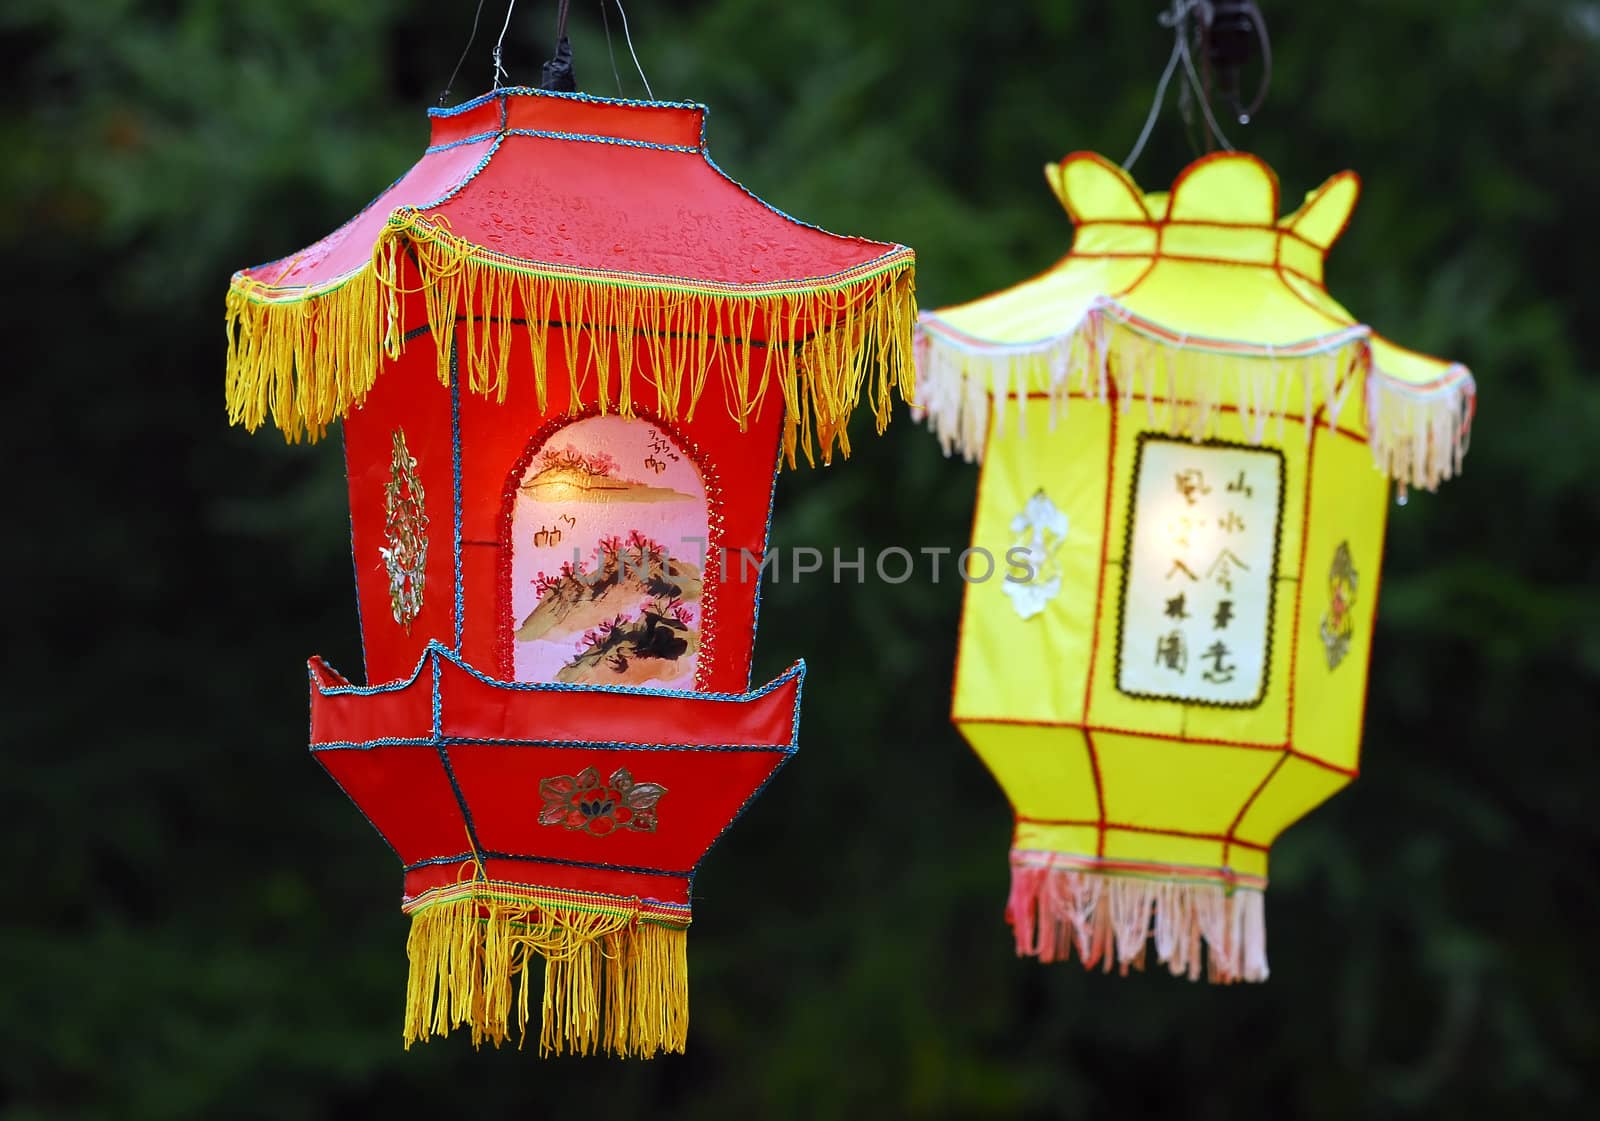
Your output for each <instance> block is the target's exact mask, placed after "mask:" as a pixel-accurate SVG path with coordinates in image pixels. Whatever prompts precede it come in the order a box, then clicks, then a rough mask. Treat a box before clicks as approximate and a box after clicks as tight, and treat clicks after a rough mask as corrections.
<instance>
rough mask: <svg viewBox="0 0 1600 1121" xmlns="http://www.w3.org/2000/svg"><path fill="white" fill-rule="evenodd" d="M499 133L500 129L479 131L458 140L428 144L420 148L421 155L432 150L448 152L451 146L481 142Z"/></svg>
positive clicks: (456, 146)
mask: <svg viewBox="0 0 1600 1121" xmlns="http://www.w3.org/2000/svg"><path fill="white" fill-rule="evenodd" d="M499 135H500V130H499V129H495V130H493V131H492V132H479V133H475V134H474V135H472V136H463V137H462V138H461V139H460V140H449V141H446V142H445V143H443V144H430V145H428V146H427V147H426V148H424V149H423V150H422V152H423V155H432V154H433V153H434V152H448V151H449V150H450V149H451V148H459V147H461V146H462V145H463V144H482V143H483V142H484V141H485V140H493V139H494V138H495V137H497V136H499Z"/></svg>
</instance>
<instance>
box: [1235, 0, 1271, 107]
mask: <svg viewBox="0 0 1600 1121" xmlns="http://www.w3.org/2000/svg"><path fill="white" fill-rule="evenodd" d="M1246 7H1247V8H1248V9H1249V12H1250V22H1251V23H1252V24H1254V25H1255V29H1256V39H1257V40H1258V41H1259V42H1260V43H1261V83H1260V84H1259V85H1258V86H1256V96H1255V100H1254V101H1252V102H1250V104H1249V105H1248V106H1247V107H1246V108H1244V109H1243V110H1241V111H1240V113H1239V123H1240V124H1242V125H1247V124H1249V123H1250V118H1251V117H1253V116H1255V115H1256V113H1257V112H1259V111H1260V109H1261V103H1262V102H1263V101H1265V100H1266V99H1267V89H1268V88H1269V87H1270V86H1271V85H1272V40H1271V39H1269V38H1268V37H1267V21H1266V20H1265V19H1263V18H1261V9H1260V8H1258V7H1256V6H1255V3H1254V0H1251V2H1250V3H1249V4H1247V5H1246Z"/></svg>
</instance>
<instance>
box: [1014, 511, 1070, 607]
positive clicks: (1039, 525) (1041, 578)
mask: <svg viewBox="0 0 1600 1121" xmlns="http://www.w3.org/2000/svg"><path fill="white" fill-rule="evenodd" d="M1011 533H1012V539H1011V547H1012V549H1013V550H1016V549H1022V550H1024V551H1025V552H1026V553H1027V560H1026V564H1027V565H1028V567H1029V568H1031V569H1032V570H1033V578H1032V579H1030V580H1021V581H1019V580H1015V579H1012V578H1011V577H1007V578H1006V582H1005V584H1004V589H1005V593H1006V595H1008V596H1010V597H1011V606H1012V607H1013V608H1014V609H1015V610H1016V612H1017V617H1018V618H1020V619H1031V618H1033V617H1034V616H1035V615H1038V614H1039V613H1040V612H1041V611H1043V610H1044V608H1045V604H1047V603H1049V602H1050V601H1051V600H1052V599H1054V598H1055V597H1056V596H1057V595H1059V594H1060V593H1061V565H1060V563H1059V562H1058V561H1057V560H1056V554H1057V553H1058V552H1060V550H1061V546H1062V544H1063V543H1064V542H1065V541H1066V539H1067V516H1066V515H1065V514H1063V513H1062V512H1061V511H1060V510H1058V509H1057V508H1056V504H1055V503H1054V502H1051V501H1050V496H1049V495H1047V494H1045V492H1044V488H1043V487H1041V488H1039V489H1038V490H1036V491H1034V492H1033V497H1032V498H1030V499H1028V502H1027V505H1025V506H1024V507H1023V508H1022V512H1021V513H1019V514H1018V515H1017V516H1016V517H1014V518H1012V519H1011ZM1011 555H1012V556H1014V555H1015V553H1014V552H1013V553H1012V554H1011Z"/></svg>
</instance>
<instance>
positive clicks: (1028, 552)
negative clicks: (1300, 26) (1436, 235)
mask: <svg viewBox="0 0 1600 1121" xmlns="http://www.w3.org/2000/svg"><path fill="white" fill-rule="evenodd" d="M1045 170H1046V177H1047V178H1048V180H1049V182H1050V185H1051V187H1052V188H1053V189H1054V191H1055V192H1056V194H1057V196H1058V197H1059V198H1060V200H1061V202H1062V204H1063V205H1064V206H1065V207H1066V209H1067V212H1068V214H1069V215H1070V216H1071V218H1072V221H1073V223H1074V224H1075V227H1076V229H1075V233H1074V240H1073V245H1072V251H1071V252H1070V253H1069V254H1068V255H1067V256H1066V257H1065V258H1064V259H1063V260H1062V261H1061V262H1060V263H1058V264H1057V265H1056V266H1055V267H1053V268H1051V269H1050V270H1049V271H1047V272H1045V273H1043V274H1042V275H1040V276H1037V277H1034V278H1033V279H1031V280H1028V281H1025V282H1024V283H1022V284H1019V285H1017V286H1016V287H1013V288H1009V289H1007V290H1005V291H1003V292H1000V293H998V294H996V295H992V296H988V297H985V298H983V299H979V300H976V301H974V302H972V303H969V304H964V305H961V306H959V307H952V308H946V309H943V310H940V311H937V312H933V313H928V314H925V315H924V316H923V317H922V320H921V325H920V330H919V333H918V343H917V348H918V362H919V366H920V381H919V386H918V395H919V405H920V406H922V407H923V408H925V409H926V410H927V413H928V419H929V423H930V424H931V426H932V427H933V428H934V429H935V431H936V432H937V433H938V435H939V437H940V439H941V441H942V442H943V444H944V447H945V450H946V452H947V454H948V453H949V452H950V451H953V450H959V451H960V452H961V453H962V454H963V455H964V456H965V457H966V458H967V459H969V460H971V459H974V458H977V457H979V456H982V458H983V469H982V474H981V480H980V482H979V485H978V507H977V515H976V519H975V523H974V528H973V537H972V540H973V545H974V546H975V547H982V548H986V549H988V550H989V551H990V552H991V553H992V554H993V555H995V556H996V557H997V558H998V557H1000V556H1002V555H1004V556H1006V557H1007V559H1008V560H1009V561H1010V562H1011V563H1010V565H1009V567H1008V570H1007V571H1008V575H1009V578H1008V579H1007V580H1005V581H1000V580H991V581H988V582H986V583H975V584H971V585H969V586H968V589H967V593H966V601H965V604H964V607H963V612H962V629H961V645H960V654H959V663H958V667H957V671H956V680H955V689H954V700H953V710H952V719H953V721H954V722H955V723H956V725H957V726H958V727H959V728H960V730H961V732H962V734H963V735H964V736H965V737H966V739H967V741H968V742H969V743H970V744H971V745H972V747H973V749H974V750H975V751H976V752H977V753H978V754H979V755H980V756H981V757H982V758H983V760H984V762H985V763H986V764H987V765H988V766H989V768H990V769H991V770H992V771H993V773H994V775H995V777H996V778H997V779H998V781H999V782H1000V784H1001V785H1002V786H1003V787H1004V788H1005V791H1006V793H1007V794H1008V796H1009V797H1010V799H1011V803H1012V806H1013V807H1014V809H1015V812H1016V832H1015V835H1014V840H1013V846H1012V851H1011V896H1010V902H1009V905H1008V907H1007V915H1008V918H1009V920H1010V922H1011V924H1012V926H1013V928H1014V932H1015V935H1016V942H1017V950H1018V952H1019V953H1023V954H1032V955H1037V956H1038V957H1040V958H1041V959H1043V960H1045V961H1052V960H1058V959H1064V958H1066V957H1068V956H1069V954H1070V953H1071V952H1072V950H1073V949H1074V948H1076V950H1077V952H1078V953H1079V955H1080V956H1081V957H1082V959H1083V961H1084V963H1085V964H1086V965H1091V966H1092V965H1094V964H1096V963H1103V965H1104V966H1105V968H1107V969H1109V968H1111V966H1112V964H1113V963H1115V964H1117V965H1118V966H1120V967H1121V968H1122V969H1123V970H1126V969H1128V968H1129V967H1130V965H1139V964H1142V961H1143V956H1144V954H1145V947H1146V944H1147V941H1148V940H1150V939H1153V940H1154V943H1155V949H1156V956H1157V957H1158V958H1159V959H1160V960H1161V961H1162V962H1163V963H1165V964H1166V965H1167V966H1168V967H1169V968H1170V969H1171V970H1172V971H1173V972H1174V973H1179V974H1187V975H1188V976H1189V977H1191V978H1194V977H1197V976H1198V975H1199V972H1200V969H1201V964H1202V960H1203V959H1204V960H1206V961H1207V963H1208V973H1209V975H1210V976H1211V978H1212V979H1214V980H1217V981H1234V980H1252V981H1253V980H1262V979H1264V978H1265V977H1266V975H1267V960H1266V943H1265V933H1264V925H1263V907H1262V903H1263V896H1262V892H1263V890H1264V888H1265V887H1266V883H1267V850H1268V847H1269V846H1270V845H1271V844H1272V842H1273V840H1274V838H1276V837H1277V836H1278V834H1279V833H1281V832H1282V831H1283V829H1284V828H1285V827H1287V826H1288V825H1289V824H1290V823H1292V822H1293V821H1295V820H1296V819H1297V818H1299V817H1300V816H1302V815H1303V814H1305V813H1306V812H1307V811H1308V810H1310V809H1311V808H1312V807H1314V806H1316V805H1317V804H1318V803H1320V802H1322V801H1323V800H1324V799H1326V798H1327V797H1329V796H1330V795H1331V794H1333V793H1334V792H1335V791H1337V790H1338V789H1339V788H1341V787H1342V786H1344V785H1345V784H1346V783H1348V782H1349V781H1350V780H1351V779H1352V778H1354V777H1355V775H1356V769H1357V756H1358V750H1359V747H1360V738H1361V720H1362V709H1363V706H1364V704H1365V694H1366V680H1367V667H1368V654H1369V651H1370V648H1371V641H1372V623H1373V615H1374V611H1375V609H1376V606H1377V600H1378V574H1379V568H1380V565H1381V562H1382V558H1383V533H1384V523H1385V515H1386V509H1387V502H1386V493H1387V490H1388V483H1389V480H1391V479H1392V480H1394V481H1395V483H1396V484H1397V485H1398V486H1399V487H1400V488H1401V494H1402V495H1403V494H1404V488H1405V487H1406V486H1407V485H1411V486H1420V487H1425V488H1429V489H1432V488H1433V487H1434V486H1435V485H1436V484H1437V483H1438V482H1439V481H1440V480H1441V479H1445V478H1448V477H1450V476H1451V475H1453V474H1455V473H1456V472H1457V471H1458V470H1459V468H1460V462H1461V457H1462V454H1463V453H1464V451H1465V450H1466V438H1467V428H1468V423H1469V421H1470V418H1471V414H1472V409H1473V401H1474V388H1473V382H1472V378H1471V376H1470V375H1469V374H1468V372H1467V371H1466V370H1465V369H1464V368H1463V367H1461V366H1457V365H1450V364H1447V363H1444V362H1440V361H1436V360H1435V359H1432V358H1427V357H1424V356H1422V355H1420V354H1416V353H1413V352H1411V351H1407V350H1404V349H1401V348H1400V347H1397V346H1395V345H1394V344H1392V343H1390V342H1388V341H1387V340H1385V339H1382V338H1380V337H1379V336H1378V335H1377V334H1375V333H1374V332H1373V331H1372V330H1371V329H1370V328H1368V327H1365V326H1363V325H1361V324H1359V323H1357V322H1356V321H1355V320H1354V319H1353V318H1352V317H1351V316H1350V314H1349V313H1348V312H1346V311H1345V309H1344V308H1343V307H1342V306H1340V305H1339V303H1338V302H1336V301H1335V300H1334V298H1333V297H1332V296H1331V295H1329V294H1328V291H1327V289H1326V288H1325V287H1324V285H1323V271H1322V270H1323V258H1324V255H1325V254H1326V253H1327V250H1328V248H1329V247H1330V246H1331V245H1332V244H1333V242H1334V241H1335V239H1337V238H1338V236H1339V234H1340V232H1341V231H1342V230H1343V229H1344V226H1345V223H1346V221H1347V219H1348V218H1349V216H1350V212H1351V209H1352V208H1353V207H1354V205H1355V201H1356V195H1357V192H1358V180H1357V179H1356V176H1355V175H1354V174H1352V173H1350V172H1344V173H1342V174H1339V175H1336V176H1334V177H1333V178H1332V179H1330V180H1328V181H1327V182H1326V183H1325V184H1323V185H1322V186H1321V187H1320V188H1318V189H1317V190H1316V191H1314V192H1312V193H1311V194H1310V195H1309V196H1307V198H1306V201H1305V204H1304V205H1303V206H1301V207H1300V208H1299V209H1298V210H1296V211H1295V212H1294V213H1293V214H1290V215H1289V216H1287V217H1285V218H1282V219H1279V218H1278V185H1277V179H1276V177H1275V176H1274V175H1273V173H1272V171H1271V169H1269V168H1268V167H1267V166H1266V165H1265V164H1263V163H1262V162H1261V161H1259V160H1257V159H1255V158H1254V157H1252V156H1248V155H1243V154H1235V153H1226V154H1219V155H1215V156H1210V157H1207V158H1205V159H1202V160H1200V161H1198V162H1196V163H1194V164H1192V165H1191V166H1190V167H1189V168H1188V169H1186V170H1185V171H1184V172H1183V173H1182V174H1181V175H1180V176H1179V177H1178V180H1177V182H1176V183H1174V185H1173V187H1172V190H1171V192H1170V193H1165V192H1163V193H1156V194H1148V195H1147V194H1144V193H1142V192H1141V191H1140V190H1139V189H1138V187H1137V186H1136V185H1135V184H1134V183H1133V181H1132V179H1130V178H1129V176H1128V175H1127V174H1126V173H1125V172H1123V171H1122V170H1121V169H1119V168H1118V167H1116V166H1115V165H1114V164H1111V163H1110V162H1108V161H1107V160H1105V159H1103V158H1101V157H1099V156H1096V155H1092V154H1088V153H1077V154H1074V155H1070V156H1068V157H1066V158H1065V159H1063V160H1062V161H1061V162H1060V163H1059V164H1053V165H1050V166H1048V167H1047V168H1046V169H1045ZM1374 462H1376V465H1377V469H1374V466H1373V464H1374ZM1203 950H1204V951H1205V952H1203Z"/></svg>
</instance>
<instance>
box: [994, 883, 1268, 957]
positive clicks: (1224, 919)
mask: <svg viewBox="0 0 1600 1121" xmlns="http://www.w3.org/2000/svg"><path fill="white" fill-rule="evenodd" d="M1006 918H1007V920H1008V921H1009V922H1010V923H1011V926H1012V930H1013V933H1014V934H1015V935H1016V940H1017V953H1018V955H1020V956H1024V957H1036V958H1038V959H1039V960H1040V961H1043V962H1053V961H1066V960H1068V959H1069V958H1070V957H1071V956H1072V953H1073V951H1074V950H1076V951H1077V954H1078V957H1079V958H1081V959H1082V961H1083V964H1084V968H1086V969H1092V968H1094V967H1095V966H1096V965H1100V966H1102V967H1103V968H1104V969H1105V970H1106V971H1107V972H1110V970H1111V967H1112V965H1113V964H1115V965H1116V967H1117V968H1118V970H1119V971H1120V972H1121V973H1122V974H1124V975H1126V974H1127V972H1128V970H1129V969H1143V968H1144V959H1145V951H1146V948H1147V947H1148V946H1149V945H1150V944H1151V943H1152V942H1153V943H1154V945H1155V950H1156V959H1157V960H1158V961H1159V962H1160V963H1161V964H1162V965H1165V966H1166V967H1167V969H1168V970H1170V971H1171V972H1172V974H1173V976H1176V977H1188V978H1189V980H1191V981H1197V980H1199V979H1200V971H1201V965H1202V959H1204V965H1205V967H1206V976H1207V978H1208V979H1209V980H1211V981H1212V982H1214V983H1216V984H1224V985H1226V984H1232V983H1233V982H1235V981H1265V980H1266V979H1267V923H1266V907H1265V894H1264V892H1263V891H1262V890H1261V889H1259V888H1253V887H1240V886H1237V885H1235V886H1232V887H1229V886H1225V885H1223V884H1220V883H1204V882H1193V881H1184V880H1162V879H1154V878H1149V879H1147V878H1142V877H1141V878H1135V877H1131V876H1117V875H1107V874H1105V873H1101V872H1085V871H1080V870H1078V869H1076V868H1050V867H1037V866H1029V865H1025V864H1018V863H1013V864H1012V867H1011V897H1010V900H1009V901H1008V902H1007V904H1006Z"/></svg>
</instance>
